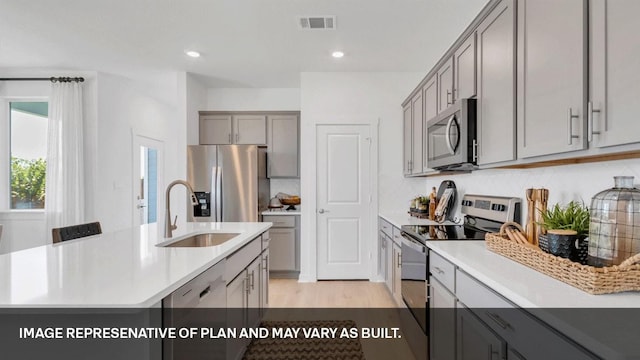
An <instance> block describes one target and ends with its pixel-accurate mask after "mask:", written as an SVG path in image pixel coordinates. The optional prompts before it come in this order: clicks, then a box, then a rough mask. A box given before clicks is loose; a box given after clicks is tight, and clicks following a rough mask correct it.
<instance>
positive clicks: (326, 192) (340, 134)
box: [316, 125, 375, 279]
mask: <svg viewBox="0 0 640 360" xmlns="http://www.w3.org/2000/svg"><path fill="white" fill-rule="evenodd" d="M316 134H317V149H318V151H317V154H318V155H317V156H318V158H317V177H318V178H317V211H316V216H317V232H318V234H317V239H318V244H317V246H318V252H317V256H318V258H317V270H318V274H317V275H318V276H317V277H318V279H368V278H369V262H370V260H369V256H368V254H369V247H370V244H369V239H370V236H369V232H370V229H369V227H370V226H369V218H370V216H369V215H370V214H369V212H370V211H371V209H370V203H371V191H370V189H371V180H370V178H371V176H372V174H371V173H370V169H371V164H370V158H371V154H370V153H371V150H370V149H371V134H370V127H369V125H320V126H318V127H317V132H316ZM374 238H375V237H374Z"/></svg>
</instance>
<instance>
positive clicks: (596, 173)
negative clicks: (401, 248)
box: [400, 159, 640, 219]
mask: <svg viewBox="0 0 640 360" xmlns="http://www.w3.org/2000/svg"><path fill="white" fill-rule="evenodd" d="M618 175H627V176H634V177H635V179H634V183H635V184H636V186H638V184H640V159H630V160H618V161H608V162H597V163H589V164H576V165H563V166H553V167H544V168H535V169H490V170H480V171H475V172H472V173H468V174H460V175H453V176H443V177H434V178H426V179H425V180H423V181H424V182H425V183H426V188H425V187H423V188H422V193H428V191H429V189H431V187H433V186H435V187H436V188H437V187H438V186H439V185H440V182H441V181H442V180H447V179H450V180H453V181H454V182H455V183H456V187H457V189H458V195H462V194H482V195H496V196H511V197H519V198H520V199H521V200H522V202H523V204H525V205H526V197H525V189H527V188H543V187H544V188H547V189H549V206H552V205H553V204H555V203H558V202H559V203H561V204H566V203H568V202H569V201H571V200H577V201H583V202H584V203H585V204H586V205H587V206H590V204H591V198H592V197H593V196H594V195H595V194H597V193H598V192H600V191H602V190H605V189H608V188H611V187H613V177H614V176H618ZM459 200H460V197H458V199H457V200H456V207H455V208H454V211H455V214H456V216H458V217H460V206H459V203H460V201H459ZM405 202H406V203H407V204H408V199H406V201H405ZM400 210H404V209H402V208H401V209H400ZM526 210H527V209H526V206H524V207H523V214H522V218H523V219H525V218H526V216H527V214H526Z"/></svg>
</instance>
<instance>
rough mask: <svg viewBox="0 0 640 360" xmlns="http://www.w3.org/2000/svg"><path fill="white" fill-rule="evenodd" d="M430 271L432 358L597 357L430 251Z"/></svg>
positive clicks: (510, 359)
mask: <svg viewBox="0 0 640 360" xmlns="http://www.w3.org/2000/svg"><path fill="white" fill-rule="evenodd" d="M429 273H430V274H431V276H430V277H429V285H430V286H429V300H428V301H429V349H430V350H429V352H430V355H429V358H430V359H431V360H440V359H457V360H469V359H473V360H481V359H491V360H498V359H502V360H505V359H506V360H514V359H515V360H517V359H597V357H596V356H594V355H593V354H591V353H590V352H588V351H587V350H585V349H584V348H582V347H581V346H579V345H577V344H575V343H574V342H573V341H571V340H570V339H569V338H567V337H566V336H565V335H563V334H560V333H558V332H557V331H556V330H555V329H552V328H551V327H549V326H548V325H547V324H546V323H544V322H542V321H540V320H539V319H538V318H536V317H535V316H533V315H532V314H530V313H529V312H526V311H525V310H523V309H521V308H518V307H517V306H516V305H514V304H512V303H511V302H509V301H508V300H507V299H505V298H504V297H502V296H501V295H499V294H497V293H496V292H494V291H493V290H492V289H490V288H489V287H487V286H486V285H484V284H483V283H481V282H479V281H478V280H476V279H475V278H473V277H472V276H470V275H469V274H467V273H465V272H464V271H462V270H460V269H459V268H457V267H456V266H455V265H454V264H453V263H451V262H449V261H448V260H446V259H445V258H443V257H442V256H440V255H438V254H437V253H435V252H433V251H429ZM540 344H544V346H540Z"/></svg>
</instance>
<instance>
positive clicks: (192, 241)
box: [158, 233, 240, 247]
mask: <svg viewBox="0 0 640 360" xmlns="http://www.w3.org/2000/svg"><path fill="white" fill-rule="evenodd" d="M238 235H240V234H239V233H209V234H199V235H194V236H190V237H188V238H184V239H182V240H178V241H174V242H170V243H168V244H159V245H158V246H162V247H206V246H216V245H221V244H223V243H225V242H227V241H229V240H231V239H233V238H234V237H236V236H238Z"/></svg>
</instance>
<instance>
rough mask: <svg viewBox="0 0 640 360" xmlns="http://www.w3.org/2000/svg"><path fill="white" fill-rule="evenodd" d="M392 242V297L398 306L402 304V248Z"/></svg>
mask: <svg viewBox="0 0 640 360" xmlns="http://www.w3.org/2000/svg"><path fill="white" fill-rule="evenodd" d="M392 243H393V293H392V295H393V299H394V300H395V301H396V304H398V306H400V305H402V304H403V301H402V271H401V266H402V248H401V247H400V244H398V243H396V242H395V241H392Z"/></svg>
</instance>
